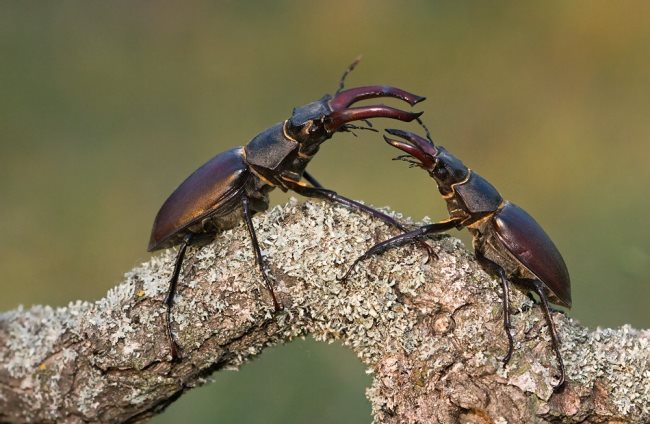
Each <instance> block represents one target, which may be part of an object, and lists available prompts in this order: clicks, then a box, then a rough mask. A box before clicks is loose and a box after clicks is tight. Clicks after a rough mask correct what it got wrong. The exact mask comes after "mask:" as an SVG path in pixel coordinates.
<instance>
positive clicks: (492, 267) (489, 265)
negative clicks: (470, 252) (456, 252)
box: [475, 251, 514, 368]
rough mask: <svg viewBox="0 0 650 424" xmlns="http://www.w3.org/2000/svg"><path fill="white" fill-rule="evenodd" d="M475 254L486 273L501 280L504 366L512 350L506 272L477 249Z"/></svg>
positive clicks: (508, 360) (512, 342)
mask: <svg viewBox="0 0 650 424" xmlns="http://www.w3.org/2000/svg"><path fill="white" fill-rule="evenodd" d="M475 254H476V259H477V260H478V262H479V263H480V264H481V266H482V267H483V268H484V269H485V270H486V271H488V273H491V274H496V275H498V276H499V279H500V280H501V288H502V290H503V296H502V297H501V300H502V301H503V330H504V331H505V332H506V336H507V337H508V352H506V356H504V357H503V358H502V359H501V361H502V362H503V367H504V368H505V366H506V365H508V362H510V358H512V352H513V351H514V340H513V338H512V332H511V330H512V323H511V321H510V286H509V285H508V279H507V278H506V272H505V270H504V269H503V268H502V267H501V266H499V265H498V264H496V263H494V262H493V261H491V260H489V259H488V258H486V257H485V256H483V254H482V253H481V252H478V251H477V252H475Z"/></svg>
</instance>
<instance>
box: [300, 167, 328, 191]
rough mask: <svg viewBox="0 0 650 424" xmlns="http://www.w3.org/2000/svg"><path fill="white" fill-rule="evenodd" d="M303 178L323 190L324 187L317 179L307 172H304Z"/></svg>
mask: <svg viewBox="0 0 650 424" xmlns="http://www.w3.org/2000/svg"><path fill="white" fill-rule="evenodd" d="M302 176H303V177H304V178H305V179H306V180H307V182H308V183H309V184H311V185H312V186H314V187H316V188H323V185H322V184H321V183H319V182H318V180H317V179H316V178H314V177H313V176H312V175H311V174H310V173H309V172H307V171H305V172H303V174H302Z"/></svg>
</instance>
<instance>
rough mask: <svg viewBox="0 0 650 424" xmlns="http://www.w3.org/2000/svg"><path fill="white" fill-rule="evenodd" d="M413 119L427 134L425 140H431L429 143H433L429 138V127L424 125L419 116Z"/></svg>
mask: <svg viewBox="0 0 650 424" xmlns="http://www.w3.org/2000/svg"><path fill="white" fill-rule="evenodd" d="M415 119H416V120H417V121H418V124H420V126H421V127H422V128H424V132H425V133H426V134H427V140H429V141H430V142H431V144H434V143H433V140H432V139H431V133H430V132H429V128H427V126H426V125H424V122H422V119H420V118H415Z"/></svg>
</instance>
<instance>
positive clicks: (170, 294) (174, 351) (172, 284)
mask: <svg viewBox="0 0 650 424" xmlns="http://www.w3.org/2000/svg"><path fill="white" fill-rule="evenodd" d="M191 242H192V234H187V235H186V236H185V237H183V241H182V242H181V244H180V246H179V247H178V253H177V254H176V260H175V262H174V271H173V272H172V278H171V280H169V288H168V289H167V296H166V297H165V305H167V314H166V315H165V320H166V325H167V340H168V341H169V350H170V352H171V355H172V361H176V360H178V359H180V358H181V355H180V348H179V346H178V343H176V339H174V333H173V332H172V306H173V305H174V295H175V294H176V285H177V284H178V276H179V275H180V273H181V265H182V264H183V258H185V251H186V250H187V246H189V245H190V244H191Z"/></svg>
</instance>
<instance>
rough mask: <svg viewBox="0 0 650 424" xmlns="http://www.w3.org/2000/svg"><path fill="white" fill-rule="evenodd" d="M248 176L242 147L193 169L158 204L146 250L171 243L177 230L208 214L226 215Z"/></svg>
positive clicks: (160, 247)
mask: <svg viewBox="0 0 650 424" xmlns="http://www.w3.org/2000/svg"><path fill="white" fill-rule="evenodd" d="M250 176H251V174H250V172H249V171H248V166H247V164H246V162H245V161H244V157H243V148H242V147H236V148H234V149H231V150H227V151H225V152H223V153H220V154H218V155H216V156H215V157H213V158H212V159H210V160H209V161H208V162H207V163H205V164H204V165H203V166H201V167H200V168H199V169H197V170H196V171H194V173H193V174H192V175H190V176H189V177H187V179H186V180H185V181H183V182H182V183H181V185H179V186H178V188H177V189H176V190H174V192H173V193H172V194H171V195H170V196H169V198H167V200H166V201H165V203H163V205H162V206H161V208H160V210H159V211H158V214H157V215H156V219H155V221H154V224H153V229H152V230H151V238H150V240H149V249H148V250H149V251H150V252H151V251H153V250H158V249H162V248H166V247H170V246H173V245H174V244H176V243H175V240H176V238H175V237H174V236H175V235H177V234H178V233H179V232H182V231H183V230H185V229H187V228H188V227H190V226H192V225H193V224H195V223H197V222H198V221H200V220H202V219H204V218H205V217H207V216H209V215H214V216H221V215H224V216H225V215H228V214H229V213H230V212H232V210H233V209H234V208H236V207H237V206H238V205H239V202H238V200H239V194H240V193H241V192H242V191H243V190H244V188H245V185H246V181H247V180H248V178H249V177H250Z"/></svg>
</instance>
